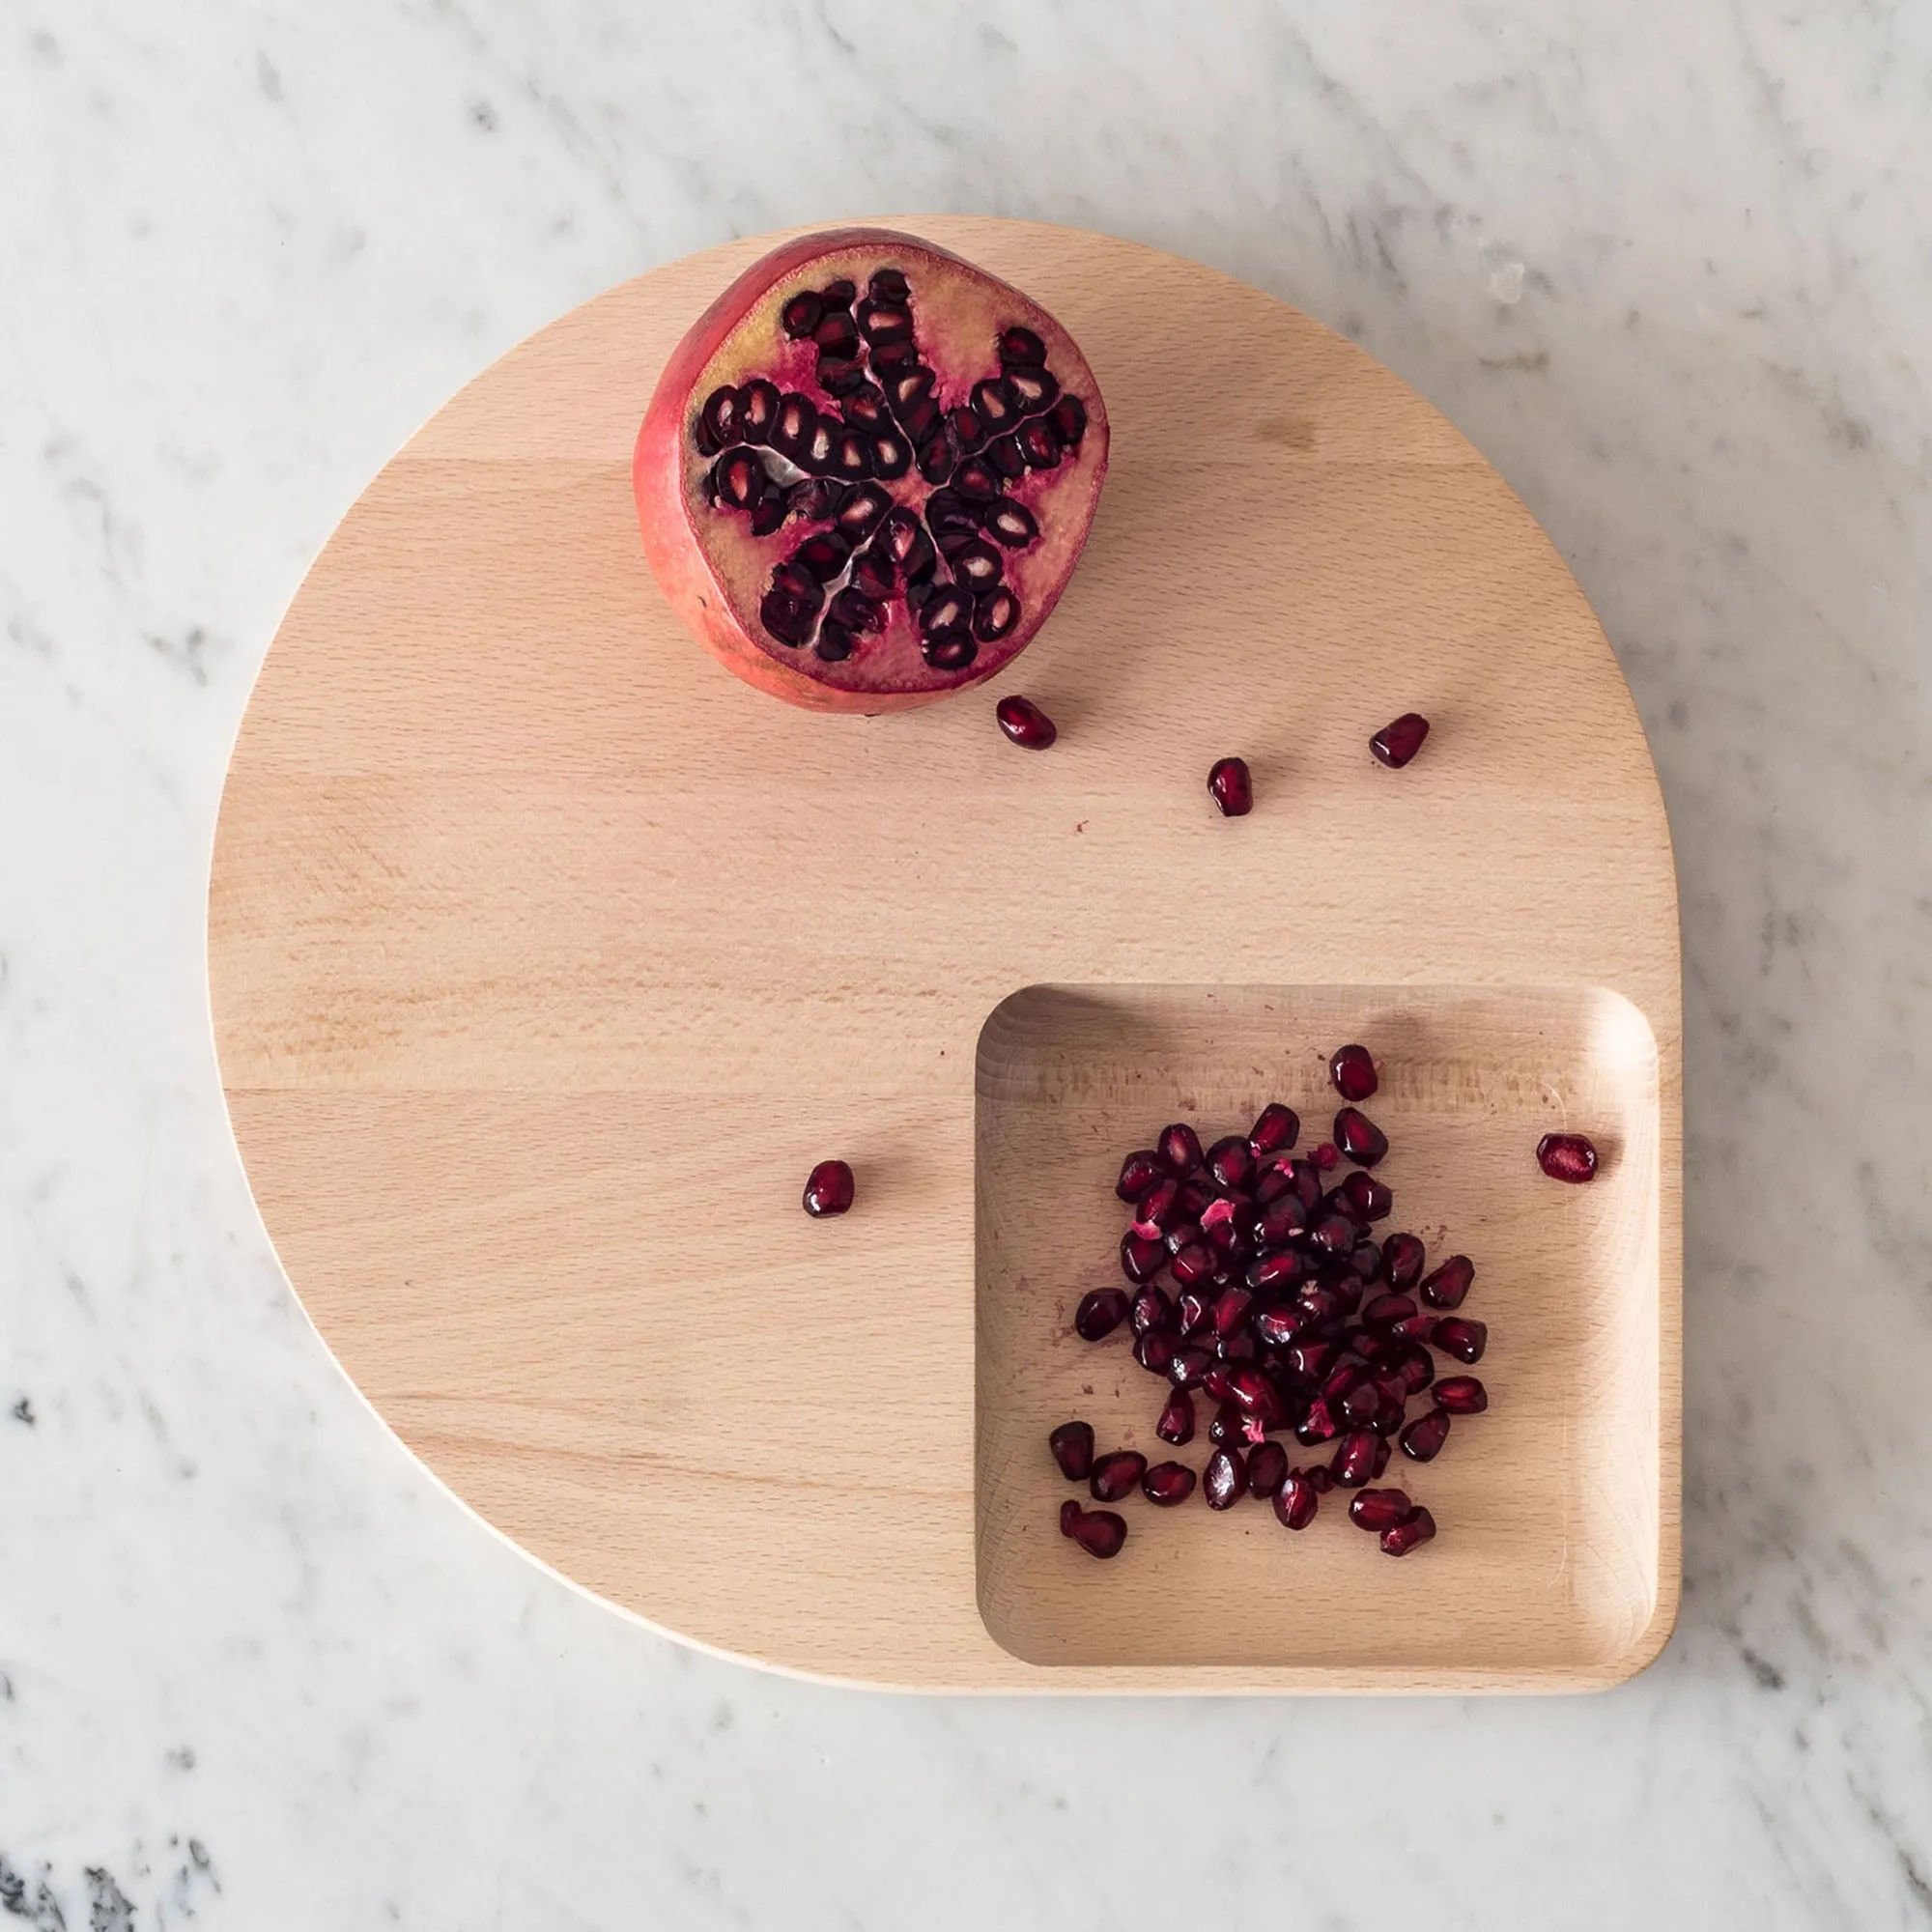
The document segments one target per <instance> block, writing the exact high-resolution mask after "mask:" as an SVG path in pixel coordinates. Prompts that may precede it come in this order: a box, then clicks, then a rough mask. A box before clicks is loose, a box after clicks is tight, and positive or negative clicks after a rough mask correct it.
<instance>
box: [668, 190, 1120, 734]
mask: <svg viewBox="0 0 1932 1932" xmlns="http://www.w3.org/2000/svg"><path fill="white" fill-rule="evenodd" d="M851 250H865V251H867V252H877V253H878V254H879V255H880V256H881V257H884V256H888V255H889V256H890V257H891V258H892V260H893V262H894V263H895V265H897V266H900V267H903V268H904V269H906V270H908V272H909V273H910V274H914V275H916V274H917V273H918V272H919V270H921V268H922V267H923V266H925V265H935V264H936V265H950V266H951V267H952V269H953V270H966V271H968V272H970V273H971V274H972V275H974V276H976V277H978V278H979V279H980V281H982V282H984V283H988V284H991V285H993V286H994V287H996V288H998V289H1001V290H1006V291H1007V293H1008V295H1009V297H1010V299H1009V301H1008V302H1007V303H1006V307H1007V308H1008V309H1009V310H1010V316H1011V320H1012V321H1013V322H1015V323H1019V324H1022V325H1024V326H1027V327H1032V328H1033V329H1035V330H1036V331H1037V332H1038V333H1040V334H1041V335H1042V336H1043V338H1044V339H1045V340H1046V342H1047V344H1048V347H1049V350H1050V353H1051V355H1052V357H1053V359H1054V363H1055V368H1056V374H1057V375H1059V377H1060V380H1061V384H1062V387H1063V389H1065V390H1071V391H1077V393H1078V394H1079V396H1080V398H1081V400H1082V402H1083V403H1084V404H1085V406H1086V411H1087V429H1086V434H1085V437H1084V439H1083V440H1082V442H1081V445H1080V455H1081V457H1082V459H1083V461H1084V462H1085V464H1086V469H1087V474H1086V477H1085V479H1084V488H1083V492H1082V494H1083V497H1084V501H1082V502H1080V503H1079V504H1078V505H1076V504H1075V503H1073V502H1067V503H1065V505H1063V506H1060V507H1059V508H1058V510H1057V522H1058V524H1059V525H1060V526H1061V528H1060V530H1059V542H1060V544H1061V546H1062V548H1063V549H1064V550H1065V551H1067V552H1069V553H1070V554H1065V555H1064V557H1063V558H1060V559H1058V560H1056V561H1055V562H1054V563H1053V564H1052V565H1051V566H1050V567H1047V568H1043V569H1041V570H1039V571H1037V573H1036V574H1035V575H1034V576H1033V577H1032V578H1030V580H1029V582H1030V586H1031V589H1032V595H1031V596H1030V597H1029V598H1028V600H1027V609H1026V614H1025V616H1024V617H1023V619H1022V620H1021V622H1020V623H1019V625H1018V626H1017V628H1016V629H1015V630H1014V631H1013V632H1012V634H1011V635H1010V636H1009V637H1008V638H1006V639H1002V641H1001V642H1000V644H999V646H998V647H997V648H994V649H988V650H982V651H981V652H980V655H979V658H978V660H977V661H976V662H975V663H974V664H973V665H971V666H970V667H969V668H966V669H964V670H960V671H956V672H953V673H951V674H950V675H946V674H939V673H935V674H934V675H933V676H931V677H929V678H927V677H922V676H921V675H920V674H919V673H918V671H917V670H916V669H915V670H914V671H913V672H912V673H911V674H910V675H909V676H908V677H906V678H904V679H903V680H901V681H900V683H899V685H898V687H897V688H885V689H874V688H868V687H867V686H865V685H863V684H862V683H860V682H859V679H860V678H861V676H862V675H863V671H862V670H854V669H852V668H850V663H849V662H848V665H847V666H846V667H838V666H832V667H828V666H826V665H823V664H820V663H818V662H816V661H815V660H814V661H813V662H812V664H811V665H810V668H807V667H806V666H805V665H804V664H803V663H802V662H800V661H799V659H798V658H797V657H796V656H795V654H793V653H790V652H787V651H785V650H784V649H783V647H782V646H779V647H776V648H775V647H774V646H773V645H772V644H771V643H770V642H769V640H768V639H765V638H764V636H763V634H762V632H761V630H760V628H759V625H758V621H757V611H756V608H755V605H754V604H753V605H751V606H750V607H749V608H748V607H747V599H746V594H745V589H744V586H743V585H735V586H734V585H727V583H726V582H725V581H724V580H723V579H722V578H721V576H720V574H719V572H718V571H717V570H716V569H715V568H714V567H713V562H712V559H711V557H710V556H709V555H708V554H707V552H706V549H705V546H704V545H703V544H702V543H701V542H700V541H699V537H698V524H697V521H696V520H697V518H698V516H700V515H701V514H702V510H701V507H700V506H699V505H697V504H695V503H694V501H693V499H692V495H691V490H690V488H689V478H688V465H687V462H686V450H687V448H688V446H689V439H690V432H691V426H692V421H693V418H694V415H695V413H696V411H697V410H698V408H699V407H700V406H701V405H702V403H703V401H704V399H705V386H706V385H707V384H709V383H710V382H711V380H712V365H713V362H714V358H716V357H717V356H718V355H719V354H720V352H721V350H724V349H725V346H726V342H727V338H729V337H730V336H731V335H732V333H733V331H734V330H735V329H737V328H738V327H739V325H740V324H741V323H743V322H744V321H745V320H746V318H747V316H748V315H749V314H750V313H751V312H752V311H753V309H754V308H755V307H756V306H757V305H758V304H759V303H760V302H761V301H767V299H768V298H769V306H770V308H771V310H772V313H773V315H774V316H775V317H776V315H777V312H778V309H779V308H780V307H781V304H782V299H783V294H782V290H781V284H783V285H790V284H792V283H794V282H796V281H797V279H798V278H799V276H800V275H801V273H802V272H803V271H806V270H812V271H813V272H814V273H816V274H818V275H819V278H820V279H823V278H824V277H826V276H830V275H837V274H840V273H843V272H845V265H844V264H842V263H840V262H838V260H837V258H838V257H839V256H840V254H841V253H842V252H845V251H851ZM916 300H917V287H916V288H915V301H916ZM991 355H992V349H991V345H990V343H989V344H988V347H987V357H988V365H989V366H988V368H987V369H985V370H978V369H972V370H957V371H954V370H944V371H942V375H943V376H946V377H968V378H977V377H978V376H980V375H989V374H990V375H997V374H998V370H997V368H996V367H994V366H992V364H991ZM760 370H761V364H760V363H758V362H757V361H756V360H755V359H748V360H746V362H745V366H744V368H743V369H742V370H739V371H737V372H736V373H737V374H740V375H751V374H756V373H760ZM726 373H727V374H730V373H732V372H729V371H727V372H726ZM1106 474H1107V412H1106V408H1105V406H1104V404H1103V403H1102V402H1101V399H1100V389H1099V384H1097V383H1096V382H1095V381H1094V373H1093V371H1092V369H1091V368H1089V366H1088V364H1087V361H1086V358H1085V357H1084V356H1083V355H1081V354H1080V352H1079V349H1078V348H1077V347H1076V346H1075V345H1074V343H1073V341H1072V338H1071V337H1070V336H1068V335H1067V333H1066V331H1065V329H1064V328H1062V327H1060V325H1059V324H1058V323H1057V322H1055V321H1054V319H1053V318H1052V317H1051V316H1050V315H1048V314H1047V313H1046V311H1045V310H1043V309H1042V308H1041V307H1040V306H1039V304H1038V303H1037V302H1036V301H1034V300H1033V299H1032V298H1030V297H1028V296H1026V295H1024V294H1023V293H1022V292H1021V291H1019V290H1017V289H1008V285H1007V284H1005V283H1002V282H1000V281H999V278H998V277H997V276H993V275H989V274H987V273H986V271H985V270H982V269H979V268H977V267H976V266H975V265H973V264H972V263H970V262H966V261H965V260H964V259H963V258H962V257H960V256H958V255H955V254H953V253H952V251H951V250H950V249H946V248H941V247H938V246H936V245H935V244H934V243H932V242H930V241H920V240H918V239H917V238H916V237H913V236H909V235H902V234H899V233H896V232H895V231H894V230H892V229H888V228H836V229H824V230H820V231H819V232H817V233H815V234H811V235H801V236H799V237H798V238H797V239H796V240H795V241H787V242H784V243H783V244H782V245H781V246H780V247H777V248H774V249H773V250H772V251H771V252H770V253H769V254H767V255H763V256H760V257H759V259H758V260H757V261H755V262H753V264H752V266H751V267H750V268H749V269H747V270H745V271H744V272H743V273H742V274H741V275H739V276H738V278H737V279H736V280H735V281H734V282H732V283H731V285H730V286H729V287H728V288H727V289H725V292H724V293H723V294H722V295H720V296H719V297H718V298H717V299H716V300H715V301H713V302H712V304H711V306H710V307H709V308H707V309H706V310H705V311H704V313H703V314H702V315H700V316H699V317H698V318H697V320H696V322H695V323H694V324H693V325H692V326H691V328H690V329H689V331H688V332H687V333H686V334H685V336H684V338H683V340H682V341H680V342H679V343H678V345H677V347H676V348H675V349H674V350H673V351H672V352H671V355H670V359H669V361H668V362H667V363H666V364H665V368H664V373H663V374H662V375H661V376H660V377H659V378H658V385H657V388H656V390H655V391H654V392H653V394H652V397H651V402H650V407H649V409H648V410H647V411H646V412H645V415H644V421H643V427H642V428H641V429H640V430H639V433H638V440H637V445H636V449H635V451H634V453H633V457H632V465H631V481H632V489H633V493H634V494H635V496H636V498H637V505H638V520H639V526H640V528H641V530H642V533H643V541H644V554H645V556H646V558H647V559H648V560H649V563H650V566H651V574H652V575H653V576H654V577H655V578H656V579H657V581H658V584H659V587H660V588H661V589H662V590H663V591H664V594H665V597H666V599H667V600H668V602H669V604H670V607H671V609H672V610H673V611H676V612H677V614H678V616H679V617H680V618H681V619H682V620H683V622H684V624H685V626H686V628H687V629H688V630H690V632H691V633H692V635H693V636H694V637H696V639H697V640H698V641H699V642H700V643H701V644H702V645H703V646H704V647H705V649H706V650H708V651H709V652H710V653H711V654H712V656H713V657H715V658H716V659H717V660H718V661H719V662H720V663H721V664H722V665H724V666H725V668H727V669H728V670H731V671H733V672H735V673H736V674H737V675H738V676H739V677H741V678H743V679H744V680H745V681H746V682H747V683H748V684H752V685H755V686H756V687H757V688H758V689H759V690H760V691H765V692H769V693H770V694H771V695H772V696H775V697H782V698H784V699H785V700H786V702H788V703H791V704H797V705H802V706H804V707H805V708H806V709H808V710H812V711H834V712H848V713H849V712H857V713H863V714H867V715H871V714H876V713H879V712H886V711H904V710H910V709H912V708H914V707H916V706H918V705H922V704H931V703H933V702H935V701H936V700H937V699H939V698H942V697H947V696H952V694H953V693H954V692H956V691H963V690H965V689H966V688H967V687H968V686H969V685H973V684H977V683H979V682H980V680H981V679H983V678H987V677H990V676H992V675H993V674H994V673H995V672H996V671H999V670H1001V669H1003V668H1005V667H1006V666H1007V665H1009V664H1010V663H1011V662H1012V660H1013V659H1014V657H1016V656H1017V655H1018V653H1019V652H1020V651H1021V650H1022V649H1023V648H1024V647H1025V646H1026V644H1027V643H1029V642H1030V641H1031V640H1032V639H1033V637H1034V635H1035V634H1036V633H1037V631H1038V629H1039V626H1040V625H1041V624H1042V623H1043V622H1044V621H1045V620H1046V617H1047V616H1048V614H1049V613H1050V612H1051V611H1052V609H1053V607H1054V604H1055V603H1056V602H1057V601H1058V599H1059V597H1060V594H1061V592H1062V590H1064V589H1065V584H1066V581H1067V579H1068V578H1069V577H1070V576H1071V574H1072V569H1073V564H1074V562H1075V560H1077V557H1078V554H1079V552H1080V549H1081V547H1082V546H1083V545H1084V543H1085V541H1086V535H1087V530H1088V528H1089V527H1090V526H1091V525H1092V522H1093V516H1094V507H1095V505H1096V504H1097V502H1098V500H1099V495H1100V486H1101V484H1102V483H1103V482H1104V481H1105V479H1106ZM910 483H911V484H912V485H913V486H919V493H920V495H922V496H923V495H924V494H925V492H924V490H923V486H921V485H920V479H919V476H918V472H917V470H915V471H914V472H913V474H912V477H911V479H910ZM901 494H902V493H901V492H900V491H899V490H897V489H895V491H894V492H893V495H894V496H895V498H896V497H900V496H901ZM772 554H773V555H777V554H780V553H778V552H776V551H775V552H773V553H772ZM806 655H810V654H809V653H808V654H806ZM787 658H792V660H793V661H792V662H789V663H788V662H786V661H785V660H786V659H787Z"/></svg>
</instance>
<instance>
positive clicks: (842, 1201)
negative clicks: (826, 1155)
mask: <svg viewBox="0 0 1932 1932" xmlns="http://www.w3.org/2000/svg"><path fill="white" fill-rule="evenodd" d="M851 1205H852V1170H851V1169H850V1168H849V1167H847V1166H846V1165H845V1163H844V1162H843V1161H842V1160H821V1161H820V1162H819V1163H818V1165H817V1166H816V1167H814V1168H813V1169H812V1170H811V1173H810V1175H809V1176H808V1177H807V1178H806V1183H805V1211H806V1212H807V1213H808V1214H810V1215H812V1216H814V1217H822V1216H824V1215H826V1214H842V1213H844V1211H845V1210H846V1209H847V1208H849V1207H851Z"/></svg>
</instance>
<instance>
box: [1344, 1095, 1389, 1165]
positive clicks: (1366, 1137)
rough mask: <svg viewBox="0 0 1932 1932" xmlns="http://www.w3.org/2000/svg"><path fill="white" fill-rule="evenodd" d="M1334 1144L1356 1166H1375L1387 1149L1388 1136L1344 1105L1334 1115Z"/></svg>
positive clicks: (1383, 1157) (1351, 1108) (1364, 1115)
mask: <svg viewBox="0 0 1932 1932" xmlns="http://www.w3.org/2000/svg"><path fill="white" fill-rule="evenodd" d="M1335 1145H1336V1146H1337V1147H1338V1148H1340V1149H1341V1150H1342V1151H1343V1152H1344V1153H1345V1154H1347V1155H1348V1156H1349V1158H1350V1160H1352V1161H1353V1162H1354V1163H1355V1165H1356V1166H1357V1167H1374V1166H1376V1165H1377V1164H1378V1162H1379V1161H1381V1160H1383V1159H1385V1158H1386V1157H1387V1154H1388V1151H1389V1144H1388V1136H1387V1135H1386V1134H1385V1133H1383V1132H1382V1130H1381V1129H1380V1128H1379V1127H1378V1126H1377V1125H1376V1123H1375V1122H1373V1121H1372V1120H1370V1119H1369V1117H1368V1116H1367V1115H1366V1114H1363V1113H1358V1112H1357V1111H1356V1110H1355V1109H1354V1108H1353V1107H1344V1108H1343V1109H1342V1111H1341V1112H1340V1113H1339V1114H1337V1115H1336V1116H1335Z"/></svg>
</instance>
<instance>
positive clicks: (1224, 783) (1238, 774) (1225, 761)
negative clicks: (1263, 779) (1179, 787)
mask: <svg viewBox="0 0 1932 1932" xmlns="http://www.w3.org/2000/svg"><path fill="white" fill-rule="evenodd" d="M1208 790H1209V791H1210V792H1211V793H1212V794H1213V797H1214V803H1215V804H1216V805H1218V806H1219V807H1220V808H1221V815H1222V816H1223V817H1224V818H1245V817H1246V816H1247V814H1248V813H1249V812H1251V811H1252V810H1254V809H1255V787H1254V781H1253V780H1252V779H1251V778H1250V777H1249V775H1248V764H1247V760H1246V759H1245V758H1216V759H1215V761H1214V764H1213V767H1212V769H1211V770H1210V771H1209V772H1208Z"/></svg>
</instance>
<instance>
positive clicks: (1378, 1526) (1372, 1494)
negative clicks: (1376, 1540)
mask: <svg viewBox="0 0 1932 1932" xmlns="http://www.w3.org/2000/svg"><path fill="white" fill-rule="evenodd" d="M1414 1507H1415V1505H1414V1504H1413V1503H1411V1502H1410V1501H1409V1499H1408V1497H1407V1495H1406V1492H1403V1491H1401V1490H1362V1491H1360V1492H1358V1493H1357V1494H1356V1495H1355V1497H1354V1499H1353V1500H1352V1501H1351V1502H1350V1505H1349V1520H1350V1522H1352V1523H1353V1524H1354V1525H1355V1527H1356V1528H1357V1529H1373V1530H1375V1531H1377V1532H1378V1533H1379V1532H1380V1531H1382V1530H1384V1529H1393V1528H1394V1527H1395V1525H1396V1524H1397V1523H1399V1522H1402V1521H1404V1520H1406V1518H1407V1516H1408V1514H1409V1512H1410V1511H1411V1510H1412V1509H1413V1508H1414Z"/></svg>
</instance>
